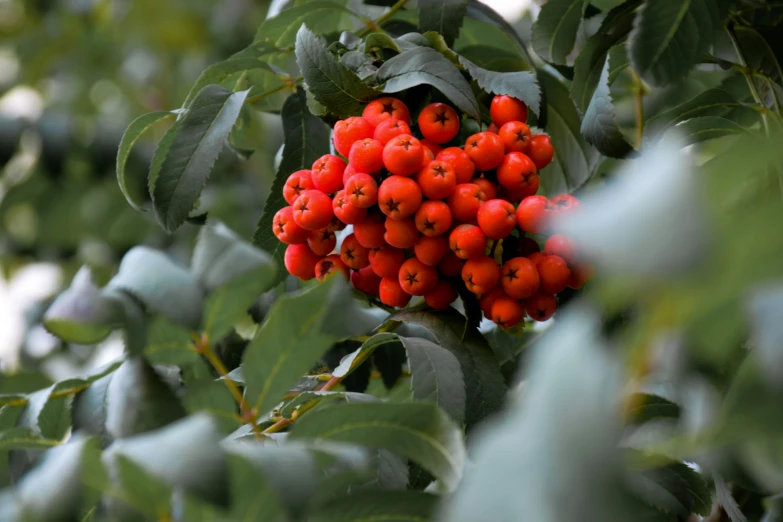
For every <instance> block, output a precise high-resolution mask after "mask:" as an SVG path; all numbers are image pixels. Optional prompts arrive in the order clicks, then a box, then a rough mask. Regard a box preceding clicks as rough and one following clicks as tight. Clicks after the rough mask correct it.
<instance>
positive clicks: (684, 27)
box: [630, 0, 723, 86]
mask: <svg viewBox="0 0 783 522" xmlns="http://www.w3.org/2000/svg"><path fill="white" fill-rule="evenodd" d="M719 4H720V2H718V1H716V0H687V1H682V0H646V1H645V2H644V6H643V7H642V9H641V10H639V13H638V14H637V16H636V22H635V23H634V31H633V33H632V34H631V43H630V51H631V52H630V55H631V61H632V62H633V66H634V70H635V71H636V72H637V73H638V74H639V76H641V77H642V78H643V79H644V80H645V81H647V82H648V83H650V84H652V85H657V86H661V85H666V84H669V83H672V82H674V81H676V80H679V79H680V78H682V77H684V76H685V75H686V74H687V73H688V71H689V70H690V69H691V67H693V66H694V65H696V64H697V63H698V62H699V60H700V59H701V57H702V55H703V54H704V53H705V52H707V50H708V49H709V48H710V46H711V45H712V43H713V42H714V41H715V39H716V38H717V36H718V34H719V33H720V31H721V30H722V28H723V20H722V19H721V12H720V11H721V10H720V6H719Z"/></svg>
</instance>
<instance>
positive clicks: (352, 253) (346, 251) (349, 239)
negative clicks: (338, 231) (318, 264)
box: [340, 234, 370, 270]
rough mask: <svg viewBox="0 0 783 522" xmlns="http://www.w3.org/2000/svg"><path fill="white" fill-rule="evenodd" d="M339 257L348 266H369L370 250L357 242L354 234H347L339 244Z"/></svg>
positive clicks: (359, 268)
mask: <svg viewBox="0 0 783 522" xmlns="http://www.w3.org/2000/svg"><path fill="white" fill-rule="evenodd" d="M340 259H341V260H342V261H343V263H345V266H347V267H348V268H353V269H354V270H361V269H362V268H364V267H366V266H370V250H369V249H368V248H365V247H363V246H362V245H361V244H359V240H358V239H356V236H355V235H354V234H349V235H347V236H345V238H344V239H343V243H342V245H340Z"/></svg>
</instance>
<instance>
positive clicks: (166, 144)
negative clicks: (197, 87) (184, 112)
mask: <svg viewBox="0 0 783 522" xmlns="http://www.w3.org/2000/svg"><path fill="white" fill-rule="evenodd" d="M172 113H174V114H181V111H180V112H177V111H172ZM178 118H179V116H178ZM181 123H182V120H181V119H177V120H176V121H175V122H174V125H172V126H171V127H169V129H168V130H167V131H166V134H164V135H163V137H162V138H161V139H160V141H159V142H158V145H157V147H155V153H154V154H153V155H152V161H151V162H150V173H149V176H148V177H147V190H148V192H149V195H150V199H152V197H153V194H154V193H155V187H156V186H157V184H158V178H159V177H160V169H161V168H163V162H164V161H166V157H167V156H168V154H169V150H171V144H172V143H173V142H174V137H175V136H176V135H177V131H178V130H179V127H180V126H181Z"/></svg>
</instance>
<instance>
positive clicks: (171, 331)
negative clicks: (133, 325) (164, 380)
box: [144, 317, 200, 366]
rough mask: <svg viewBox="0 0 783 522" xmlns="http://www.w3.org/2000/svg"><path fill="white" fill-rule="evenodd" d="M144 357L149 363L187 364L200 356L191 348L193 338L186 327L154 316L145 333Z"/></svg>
mask: <svg viewBox="0 0 783 522" xmlns="http://www.w3.org/2000/svg"><path fill="white" fill-rule="evenodd" d="M144 357H145V358H146V359H147V360H148V361H149V362H150V363H151V364H173V365H177V366H188V365H190V364H193V363H194V362H196V361H198V360H199V357H200V356H199V355H198V354H197V353H196V351H195V349H194V348H193V339H192V338H191V336H190V331H189V330H188V329H187V328H184V327H182V326H178V325H176V324H173V323H171V322H170V321H169V320H168V319H166V318H164V317H156V318H155V319H154V320H153V321H152V323H151V324H150V327H149V332H148V333H147V345H146V347H145V348H144Z"/></svg>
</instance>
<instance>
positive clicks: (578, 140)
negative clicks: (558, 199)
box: [538, 70, 600, 197]
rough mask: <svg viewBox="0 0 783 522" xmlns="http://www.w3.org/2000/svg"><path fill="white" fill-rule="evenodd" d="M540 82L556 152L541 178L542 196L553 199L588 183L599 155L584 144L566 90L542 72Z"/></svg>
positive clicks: (540, 72) (577, 116) (574, 108)
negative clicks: (556, 195)
mask: <svg viewBox="0 0 783 522" xmlns="http://www.w3.org/2000/svg"><path fill="white" fill-rule="evenodd" d="M538 81H539V83H540V84H541V89H542V90H543V92H544V99H545V100H546V107H547V108H546V114H547V126H546V130H547V134H549V136H550V138H551V139H552V145H553V147H554V149H555V157H554V159H553V160H552V163H551V164H550V165H549V166H548V167H546V168H545V169H543V170H541V171H540V172H539V174H540V176H541V186H542V188H543V193H544V194H546V195H548V196H550V197H551V196H554V195H555V194H562V193H564V192H573V191H574V190H576V189H578V188H580V187H581V186H583V185H584V184H585V183H587V182H588V181H589V180H590V177H591V176H592V174H593V171H594V169H595V166H596V164H597V162H598V159H599V158H600V154H598V151H597V150H595V148H593V146H592V145H590V144H588V143H587V142H586V141H585V140H584V137H583V136H582V134H581V132H580V129H581V126H582V122H581V120H580V118H579V114H578V113H577V112H576V107H575V106H574V102H573V100H572V99H571V96H570V95H569V94H568V89H567V88H566V86H565V85H563V83H562V82H560V80H558V79H557V78H555V77H554V76H553V75H552V74H550V73H548V72H546V71H544V70H541V71H539V75H538ZM542 112H543V111H542Z"/></svg>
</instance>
